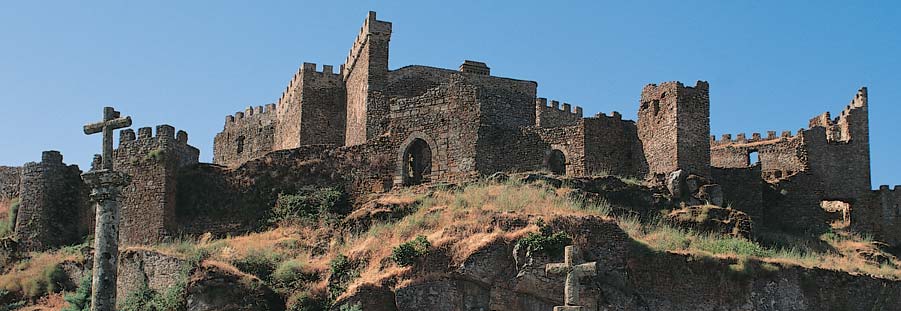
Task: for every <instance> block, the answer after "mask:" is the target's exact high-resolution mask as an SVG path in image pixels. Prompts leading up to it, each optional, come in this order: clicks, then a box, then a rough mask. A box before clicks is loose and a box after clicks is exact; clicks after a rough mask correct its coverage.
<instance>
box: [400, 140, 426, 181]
mask: <svg viewBox="0 0 901 311" xmlns="http://www.w3.org/2000/svg"><path fill="white" fill-rule="evenodd" d="M402 173H403V177H404V185H405V186H411V185H418V184H421V183H424V182H427V181H429V179H430V175H431V174H432V150H431V149H430V148H429V144H428V143H426V142H425V140H422V139H419V138H416V139H414V140H413V141H412V142H410V144H409V145H407V148H406V149H405V150H404V156H403V172H402Z"/></svg>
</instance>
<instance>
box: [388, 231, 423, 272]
mask: <svg viewBox="0 0 901 311" xmlns="http://www.w3.org/2000/svg"><path fill="white" fill-rule="evenodd" d="M431 247H432V243H429V240H428V239H426V237H425V236H422V235H420V236H417V237H416V238H415V239H413V240H412V241H408V242H404V243H401V244H400V245H398V246H397V247H395V248H394V249H393V250H392V251H391V260H393V261H394V262H395V263H397V265H398V266H401V267H406V266H410V265H413V264H414V263H416V259H418V258H420V257H422V256H424V255H426V254H428V252H429V248H431Z"/></svg>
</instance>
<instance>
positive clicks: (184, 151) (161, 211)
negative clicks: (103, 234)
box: [113, 125, 200, 245]
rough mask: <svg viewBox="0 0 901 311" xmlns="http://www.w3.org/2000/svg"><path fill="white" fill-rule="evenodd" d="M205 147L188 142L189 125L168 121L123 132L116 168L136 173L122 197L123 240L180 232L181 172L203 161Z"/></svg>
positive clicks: (138, 241) (148, 240)
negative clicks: (177, 215)
mask: <svg viewBox="0 0 901 311" xmlns="http://www.w3.org/2000/svg"><path fill="white" fill-rule="evenodd" d="M199 155H200V151H199V150H197V148H194V147H192V146H190V145H188V135H187V133H185V132H184V131H179V132H178V134H176V133H175V128H174V127H172V126H169V125H159V126H157V127H156V135H155V136H154V135H153V132H152V130H151V128H149V127H144V128H140V129H138V135H137V137H135V132H134V131H133V130H131V129H126V130H122V131H121V132H120V142H119V148H117V149H116V150H115V151H114V155H113V156H114V160H113V168H114V169H115V170H117V171H121V172H124V173H127V174H129V175H131V178H132V181H131V184H129V185H128V186H126V187H124V188H123V190H122V193H121V197H120V206H121V210H120V214H119V216H120V224H119V243H120V244H121V245H139V244H150V243H158V242H161V241H163V240H165V239H166V238H168V237H171V236H172V233H173V232H175V231H176V230H175V228H174V227H173V226H174V224H175V204H176V189H177V187H178V184H177V179H176V176H177V174H178V171H179V170H180V169H182V168H184V167H187V166H191V165H194V164H197V163H198V157H199Z"/></svg>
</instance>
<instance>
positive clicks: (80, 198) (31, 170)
mask: <svg viewBox="0 0 901 311" xmlns="http://www.w3.org/2000/svg"><path fill="white" fill-rule="evenodd" d="M19 193H20V195H21V199H22V201H21V203H20V205H19V211H18V214H17V217H16V228H15V234H16V237H17V239H18V240H19V246H20V247H21V249H22V250H26V251H41V250H46V249H49V248H53V247H58V246H63V245H70V244H73V243H75V242H79V241H81V239H83V238H84V236H85V235H87V233H88V228H89V227H90V226H91V224H93V222H92V221H91V220H92V219H93V211H92V210H91V208H90V206H89V204H88V201H87V188H86V187H85V186H84V183H83V182H82V181H81V170H79V169H78V166H77V165H69V166H67V165H65V164H64V163H63V156H62V155H61V154H60V153H59V151H44V153H43V155H42V156H41V162H39V163H35V162H29V163H26V164H25V166H24V167H23V168H22V179H21V189H20V191H19Z"/></svg>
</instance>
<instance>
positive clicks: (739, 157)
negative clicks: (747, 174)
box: [710, 131, 809, 181]
mask: <svg viewBox="0 0 901 311" xmlns="http://www.w3.org/2000/svg"><path fill="white" fill-rule="evenodd" d="M803 135H804V133H803V131H798V135H795V136H792V135H791V132H789V131H783V132H782V135H781V136H779V137H777V136H776V132H775V131H768V132H767V136H766V137H762V136H761V135H760V134H759V133H753V134H752V135H751V138H750V139H749V138H747V136H746V135H745V134H744V133H741V134H738V135H736V138H734V139H733V138H732V135H731V134H724V135H723V136H722V139H720V140H716V139H715V138H714V137H713V136H711V138H710V139H711V140H710V164H711V166H714V167H720V168H746V167H750V166H752V165H754V164H755V163H750V160H749V155H750V154H751V153H752V152H757V158H758V161H759V162H760V165H761V176H762V177H763V178H764V179H767V180H773V181H775V180H778V179H781V178H783V177H785V176H789V175H792V174H794V173H795V172H799V171H802V170H806V169H807V168H808V165H809V164H808V163H809V159H808V158H807V151H806V146H805V145H804V144H803V142H804V138H803Z"/></svg>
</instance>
